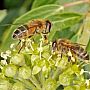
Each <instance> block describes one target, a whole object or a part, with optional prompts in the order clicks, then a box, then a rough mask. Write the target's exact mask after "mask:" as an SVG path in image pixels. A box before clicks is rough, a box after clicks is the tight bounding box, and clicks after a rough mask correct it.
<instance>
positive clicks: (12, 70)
mask: <svg viewBox="0 0 90 90" xmlns="http://www.w3.org/2000/svg"><path fill="white" fill-rule="evenodd" d="M16 72H17V67H16V66H15V65H7V66H5V67H4V68H3V73H4V75H5V76H7V77H14V76H15V75H16Z"/></svg>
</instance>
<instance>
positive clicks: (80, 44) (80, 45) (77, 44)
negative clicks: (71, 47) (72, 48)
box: [73, 43, 86, 46]
mask: <svg viewBox="0 0 90 90" xmlns="http://www.w3.org/2000/svg"><path fill="white" fill-rule="evenodd" d="M73 44H75V45H80V46H86V45H84V44H80V43H73Z"/></svg>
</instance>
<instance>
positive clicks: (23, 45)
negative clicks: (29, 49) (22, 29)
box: [18, 41, 26, 53]
mask: <svg viewBox="0 0 90 90" xmlns="http://www.w3.org/2000/svg"><path fill="white" fill-rule="evenodd" d="M25 43H26V41H24V42H23V45H22V46H21V47H20V49H19V51H18V53H20V51H21V50H22V48H23V47H24V46H25Z"/></svg>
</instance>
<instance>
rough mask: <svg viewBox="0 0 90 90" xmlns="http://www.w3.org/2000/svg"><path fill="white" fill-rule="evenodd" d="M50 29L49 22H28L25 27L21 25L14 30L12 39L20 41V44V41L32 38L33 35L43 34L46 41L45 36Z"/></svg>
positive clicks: (40, 20)
mask: <svg viewBox="0 0 90 90" xmlns="http://www.w3.org/2000/svg"><path fill="white" fill-rule="evenodd" d="M50 29H51V22H50V21H49V20H43V19H35V20H32V21H30V22H28V23H27V24H25V25H21V26H19V27H18V28H16V30H15V31H14V32H13V35H12V37H13V38H14V39H18V40H20V42H21V40H22V39H26V38H29V37H32V36H33V35H35V34H43V36H44V39H45V40H47V36H46V35H47V34H48V33H49V32H50ZM20 42H19V43H20ZM21 48H22V47H21ZM21 48H20V50H21ZM20 50H19V52H20Z"/></svg>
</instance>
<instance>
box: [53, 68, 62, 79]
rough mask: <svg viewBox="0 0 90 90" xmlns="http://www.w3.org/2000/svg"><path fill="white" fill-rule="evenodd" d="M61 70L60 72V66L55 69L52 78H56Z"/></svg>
mask: <svg viewBox="0 0 90 90" xmlns="http://www.w3.org/2000/svg"><path fill="white" fill-rule="evenodd" d="M61 72H62V70H61V68H57V70H56V71H55V73H54V74H53V76H52V79H58V77H59V75H60V73H61Z"/></svg>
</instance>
